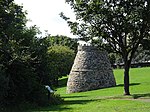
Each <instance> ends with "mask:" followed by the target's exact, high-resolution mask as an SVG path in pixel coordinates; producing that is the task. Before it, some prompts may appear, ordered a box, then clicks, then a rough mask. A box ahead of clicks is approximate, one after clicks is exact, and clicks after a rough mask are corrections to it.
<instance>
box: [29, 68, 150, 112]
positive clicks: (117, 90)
mask: <svg viewBox="0 0 150 112" xmlns="http://www.w3.org/2000/svg"><path fill="white" fill-rule="evenodd" d="M114 74H115V78H116V82H117V86H116V87H112V88H105V89H99V90H93V91H87V92H80V93H72V94H66V86H65V85H66V81H67V78H65V77H64V78H62V79H61V80H60V84H61V87H59V88H58V89H57V93H58V94H60V95H61V97H63V98H64V103H63V104H61V105H52V106H50V107H46V108H37V109H35V110H34V111H32V112H150V68H149V67H147V68H132V69H131V70H130V92H131V96H123V91H124V90H123V70H122V69H119V70H114Z"/></svg>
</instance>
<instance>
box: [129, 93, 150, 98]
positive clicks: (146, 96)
mask: <svg viewBox="0 0 150 112" xmlns="http://www.w3.org/2000/svg"><path fill="white" fill-rule="evenodd" d="M132 96H133V98H134V99H138V98H150V93H145V94H133V95H132Z"/></svg>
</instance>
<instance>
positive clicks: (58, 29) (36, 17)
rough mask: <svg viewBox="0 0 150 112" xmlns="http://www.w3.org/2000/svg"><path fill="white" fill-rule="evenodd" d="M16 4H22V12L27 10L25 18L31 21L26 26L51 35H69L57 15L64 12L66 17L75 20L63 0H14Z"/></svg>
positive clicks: (65, 26)
mask: <svg viewBox="0 0 150 112" xmlns="http://www.w3.org/2000/svg"><path fill="white" fill-rule="evenodd" d="M15 2H16V3H18V4H23V7H24V10H27V12H28V15H27V18H28V19H30V20H32V22H28V26H30V25H37V26H38V27H40V30H41V31H44V30H48V32H49V33H50V34H52V35H57V34H59V35H67V36H69V37H75V36H73V35H72V34H70V29H69V27H68V26H67V23H66V22H65V21H64V20H63V19H62V18H60V16H59V13H60V12H64V13H65V14H66V15H67V16H69V17H71V18H73V19H74V18H75V17H74V14H73V11H72V10H71V8H70V6H69V5H68V4H66V3H65V0H15Z"/></svg>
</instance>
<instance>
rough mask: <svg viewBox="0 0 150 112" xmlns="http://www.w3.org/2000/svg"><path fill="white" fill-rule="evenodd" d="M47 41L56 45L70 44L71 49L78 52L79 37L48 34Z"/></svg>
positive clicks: (51, 44)
mask: <svg viewBox="0 0 150 112" xmlns="http://www.w3.org/2000/svg"><path fill="white" fill-rule="evenodd" d="M47 41H48V42H49V45H50V46H55V45H62V46H68V47H69V48H70V49H72V50H74V51H75V52H77V46H78V43H77V39H75V38H69V37H67V36H63V35H57V36H50V35H49V36H48V37H47Z"/></svg>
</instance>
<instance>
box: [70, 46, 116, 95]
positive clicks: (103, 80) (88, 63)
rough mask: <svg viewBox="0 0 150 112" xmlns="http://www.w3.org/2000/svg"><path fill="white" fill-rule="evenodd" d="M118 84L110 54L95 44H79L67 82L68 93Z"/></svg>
mask: <svg viewBox="0 0 150 112" xmlns="http://www.w3.org/2000/svg"><path fill="white" fill-rule="evenodd" d="M115 85H116V81H115V78H114V75H113V71H112V68H111V65H110V62H109V60H108V54H107V52H105V51H100V50H98V49H97V48H96V47H93V46H78V52H77V55H76V58H75V60H74V64H73V66H72V69H71V72H70V74H69V78H68V82H67V93H74V92H81V91H88V90H94V89H100V88H106V87H112V86H115Z"/></svg>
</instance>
